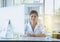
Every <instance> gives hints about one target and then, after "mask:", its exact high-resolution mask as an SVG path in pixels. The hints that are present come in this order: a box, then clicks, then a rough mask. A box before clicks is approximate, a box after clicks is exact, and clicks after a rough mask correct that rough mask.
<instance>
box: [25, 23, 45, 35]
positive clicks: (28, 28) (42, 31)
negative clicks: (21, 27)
mask: <svg viewBox="0 0 60 42" xmlns="http://www.w3.org/2000/svg"><path fill="white" fill-rule="evenodd" d="M25 34H46V30H45V28H44V26H43V25H42V24H40V22H37V25H36V27H35V29H34V31H33V30H32V27H31V24H30V23H29V22H28V24H26V26H25Z"/></svg>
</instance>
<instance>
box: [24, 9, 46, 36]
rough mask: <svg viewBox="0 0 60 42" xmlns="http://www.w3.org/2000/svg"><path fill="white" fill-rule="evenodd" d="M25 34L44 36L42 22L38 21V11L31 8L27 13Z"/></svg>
mask: <svg viewBox="0 0 60 42" xmlns="http://www.w3.org/2000/svg"><path fill="white" fill-rule="evenodd" d="M25 34H26V36H28V37H29V36H30V37H45V36H46V31H45V28H44V26H43V25H42V24H40V23H39V21H38V12H37V11H36V10H32V11H31V12H30V14H29V21H28V23H27V24H26V26H25Z"/></svg>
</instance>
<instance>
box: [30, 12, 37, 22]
mask: <svg viewBox="0 0 60 42" xmlns="http://www.w3.org/2000/svg"><path fill="white" fill-rule="evenodd" d="M37 20H38V16H37V15H36V13H33V14H31V15H30V22H31V23H37Z"/></svg>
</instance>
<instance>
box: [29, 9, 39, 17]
mask: <svg viewBox="0 0 60 42" xmlns="http://www.w3.org/2000/svg"><path fill="white" fill-rule="evenodd" d="M33 13H35V14H36V15H37V16H38V12H37V11H36V10H32V11H31V12H30V14H29V15H31V14H33Z"/></svg>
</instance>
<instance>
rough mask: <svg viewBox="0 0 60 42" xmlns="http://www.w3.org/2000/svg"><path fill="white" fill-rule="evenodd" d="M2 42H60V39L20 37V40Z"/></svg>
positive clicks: (12, 39)
mask: <svg viewBox="0 0 60 42" xmlns="http://www.w3.org/2000/svg"><path fill="white" fill-rule="evenodd" d="M0 40H8V41H9V40H11V41H14V40H16V41H60V39H54V38H44V37H20V38H4V39H0Z"/></svg>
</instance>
